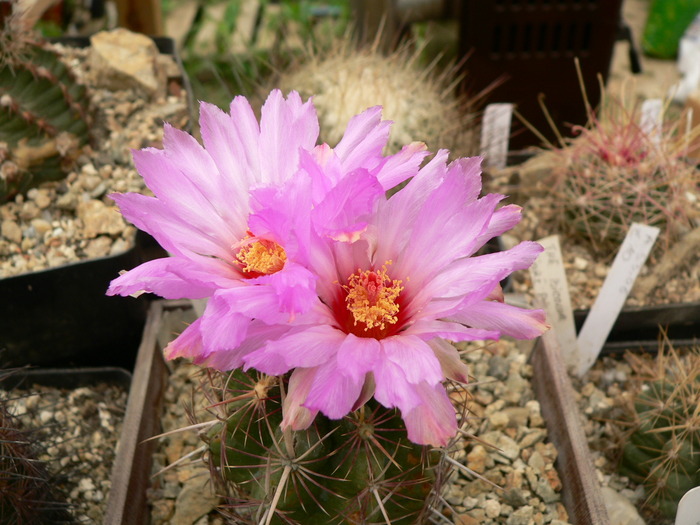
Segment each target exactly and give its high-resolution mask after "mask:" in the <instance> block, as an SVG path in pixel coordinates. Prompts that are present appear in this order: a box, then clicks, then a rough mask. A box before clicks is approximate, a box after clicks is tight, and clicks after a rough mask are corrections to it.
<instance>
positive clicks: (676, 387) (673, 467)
mask: <svg viewBox="0 0 700 525" xmlns="http://www.w3.org/2000/svg"><path fill="white" fill-rule="evenodd" d="M628 361H629V362H630V364H631V366H632V369H633V371H634V374H635V376H636V378H637V379H638V380H639V381H640V383H641V384H640V385H639V386H638V388H637V389H636V392H635V395H633V399H632V402H631V403H630V412H631V414H632V420H633V424H632V428H631V430H630V431H629V432H628V433H626V434H625V443H624V446H623V449H622V461H621V464H620V472H621V473H622V474H624V475H626V476H628V477H629V478H630V479H631V480H633V481H635V482H637V483H641V484H642V485H644V488H645V492H646V504H647V505H648V506H650V507H651V508H654V509H656V510H658V511H659V512H661V513H662V514H664V515H665V516H668V517H670V518H673V517H674V516H675V514H676V509H677V506H678V502H679V501H680V499H681V498H682V497H683V495H684V494H685V493H686V492H687V491H688V490H690V489H691V488H693V487H696V486H698V485H700V347H694V348H692V349H690V350H688V352H685V353H681V352H680V351H678V350H676V349H674V348H673V347H670V348H669V349H665V348H664V347H662V348H661V350H660V352H659V355H658V356H657V358H656V359H655V360H654V359H652V358H650V357H649V356H639V355H632V354H630V355H628Z"/></svg>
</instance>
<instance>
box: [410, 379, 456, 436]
mask: <svg viewBox="0 0 700 525" xmlns="http://www.w3.org/2000/svg"><path fill="white" fill-rule="evenodd" d="M416 392H417V395H418V396H419V397H420V399H421V403H420V404H418V405H417V406H416V407H415V408H413V409H412V410H409V411H403V410H402V411H401V416H402V417H403V420H404V422H405V423H406V430H407V431H408V439H410V440H411V441H413V442H414V443H418V444H420V445H432V446H434V447H444V446H446V445H447V444H448V443H449V441H450V440H451V439H452V438H453V437H454V436H455V434H456V433H457V417H456V415H455V410H454V407H453V406H452V403H451V402H450V398H449V397H448V396H447V392H445V387H443V386H442V385H435V386H430V385H428V384H426V383H421V384H419V385H416Z"/></svg>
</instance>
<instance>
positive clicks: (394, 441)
mask: <svg viewBox="0 0 700 525" xmlns="http://www.w3.org/2000/svg"><path fill="white" fill-rule="evenodd" d="M207 377H208V380H207V381H205V385H206V390H208V391H209V395H210V396H213V397H212V399H211V401H212V407H213V408H214V409H215V410H214V412H215V413H216V414H217V418H218V422H217V423H216V424H214V425H213V426H212V427H211V428H209V429H208V430H207V431H206V432H205V433H204V434H203V439H204V441H205V442H206V444H207V447H208V452H207V454H206V456H207V460H208V462H209V465H210V469H211V472H212V479H214V480H215V482H216V485H217V486H218V489H219V491H220V492H222V493H223V494H224V501H225V504H224V505H223V506H222V510H223V512H224V513H228V514H229V517H230V518H231V520H232V522H235V523H251V524H252V523H255V524H262V523H265V524H270V523H279V524H281V523H285V524H314V525H316V524H318V525H322V524H336V523H338V524H340V523H357V524H359V523H367V524H369V523H392V524H393V525H397V524H412V523H424V522H425V519H426V516H427V515H428V513H430V512H434V509H433V510H431V506H434V505H436V502H437V500H438V497H439V492H440V488H441V487H442V485H443V484H444V482H445V481H446V479H447V477H448V473H449V468H448V466H449V465H448V462H447V461H445V459H444V458H445V452H444V451H440V450H436V449H432V448H431V447H425V446H420V445H416V444H414V443H411V442H410V441H409V440H408V439H407V437H406V430H405V427H404V425H403V421H402V419H401V417H400V415H399V413H398V412H397V411H396V410H394V409H391V410H389V409H386V408H384V407H382V406H381V405H379V404H378V403H376V402H375V401H373V400H371V401H369V402H368V403H367V404H365V405H364V406H363V407H361V408H359V409H358V410H356V411H354V412H351V413H350V414H348V415H347V416H345V417H344V418H342V419H340V420H329V419H328V418H325V417H323V416H322V415H318V416H317V417H316V418H315V420H314V422H313V424H312V425H311V426H310V427H309V428H308V429H307V430H301V431H292V430H291V429H290V428H287V429H285V430H282V429H281V428H280V423H281V421H282V404H283V396H284V391H285V390H286V385H285V383H286V379H285V378H280V377H271V376H266V375H264V374H259V373H245V372H242V371H240V370H237V371H234V372H231V373H229V374H224V373H219V372H215V371H209V373H208V376H207Z"/></svg>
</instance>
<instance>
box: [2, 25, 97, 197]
mask: <svg viewBox="0 0 700 525" xmlns="http://www.w3.org/2000/svg"><path fill="white" fill-rule="evenodd" d="M2 24H3V27H2V28H0V31H2V33H3V42H4V43H5V44H8V45H4V46H3V47H2V48H0V203H1V202H4V201H7V200H9V199H12V198H13V197H14V196H15V195H17V194H19V193H23V192H25V191H26V190H27V189H29V188H31V187H33V186H37V185H39V184H41V183H42V182H44V181H52V180H60V179H62V178H63V177H65V176H66V175H67V174H68V173H69V169H70V168H71V167H72V165H73V162H74V161H75V160H76V158H77V157H78V155H79V154H80V153H81V150H82V147H83V146H84V145H85V144H87V143H88V141H89V126H90V124H89V114H90V112H89V109H88V106H87V102H88V97H87V96H86V90H85V86H84V85H82V84H81V83H80V82H78V80H77V79H76V78H75V76H74V75H73V74H72V73H71V71H70V70H69V68H68V67H67V66H66V65H65V64H64V63H63V62H62V61H61V58H60V56H59V55H58V53H56V52H55V51H53V50H52V49H51V47H50V45H49V44H47V43H45V42H42V41H40V40H35V39H34V38H33V37H31V36H26V35H24V34H14V35H13V34H12V33H13V31H14V32H17V31H21V29H19V26H18V29H13V27H14V26H13V16H12V15H11V16H9V17H7V18H4V19H2ZM10 44H11V45H10Z"/></svg>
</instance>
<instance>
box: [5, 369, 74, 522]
mask: <svg viewBox="0 0 700 525" xmlns="http://www.w3.org/2000/svg"><path fill="white" fill-rule="evenodd" d="M10 373H11V372H4V373H3V374H0V381H2V380H3V379H5V378H6V377H7V376H8V375H9V374H10ZM41 448H42V447H41V446H40V445H39V444H38V443H37V442H36V437H35V436H34V434H33V433H32V432H31V431H29V430H23V429H21V428H19V426H18V421H17V418H16V417H15V416H13V415H12V413H11V412H10V410H9V409H8V407H7V397H6V395H3V396H1V397H0V523H3V524H6V525H41V524H44V523H72V522H73V521H74V520H73V519H72V517H71V514H70V513H69V511H68V504H67V503H66V502H65V499H64V500H63V501H61V494H59V493H57V490H56V486H55V480H53V479H52V477H51V475H50V474H49V472H48V470H47V468H46V465H45V464H44V463H43V462H41V461H40V460H38V459H37V458H38V456H39V452H40V451H41Z"/></svg>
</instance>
